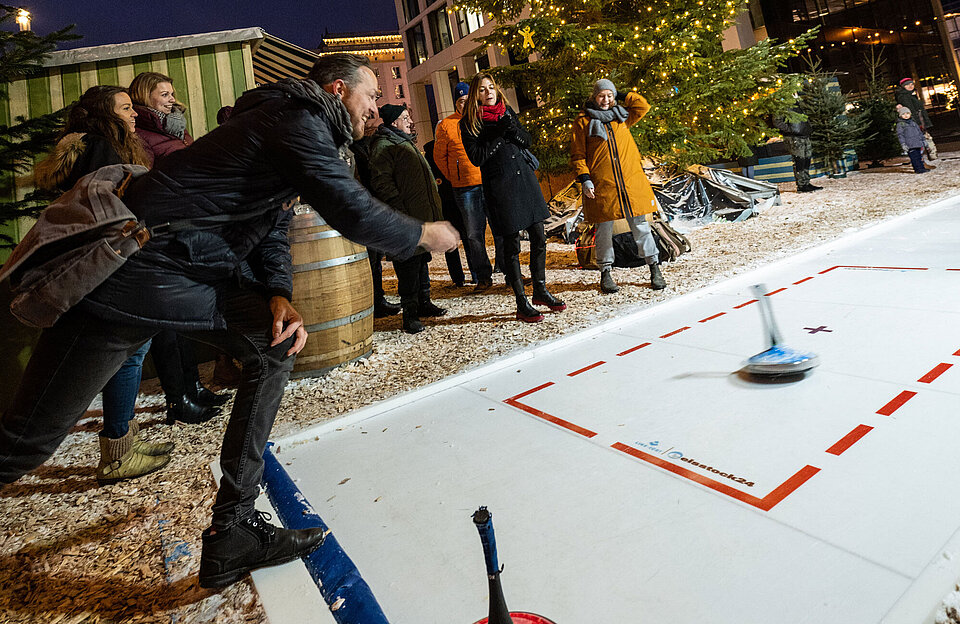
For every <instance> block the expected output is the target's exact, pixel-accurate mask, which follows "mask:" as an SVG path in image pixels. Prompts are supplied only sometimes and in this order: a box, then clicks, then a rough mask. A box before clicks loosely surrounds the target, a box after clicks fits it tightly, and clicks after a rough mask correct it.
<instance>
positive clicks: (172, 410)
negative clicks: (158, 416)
mask: <svg viewBox="0 0 960 624" xmlns="http://www.w3.org/2000/svg"><path fill="white" fill-rule="evenodd" d="M219 413H220V408H219V407H217V406H211V405H199V404H197V403H195V402H194V401H193V399H191V398H190V397H189V396H187V395H183V396H182V397H179V398H177V399H171V398H170V397H167V424H168V425H172V424H173V423H175V422H182V423H185V424H188V425H199V424H200V423H205V422H207V421H208V420H210V419H211V418H213V417H214V416H216V415H218V414H219Z"/></svg>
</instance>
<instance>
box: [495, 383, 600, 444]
mask: <svg viewBox="0 0 960 624" xmlns="http://www.w3.org/2000/svg"><path fill="white" fill-rule="evenodd" d="M552 385H553V382H552V381H548V382H547V383H545V384H541V385H539V386H537V387H536V388H533V389H531V390H527V391H526V392H522V393H520V394H518V395H517V396H515V397H511V398H509V399H506V400H505V401H504V403H506V404H507V405H510V406H511V407H515V408H517V409H519V410H523V411H524V412H526V413H528V414H532V415H534V416H536V417H537V418H541V419H543V420H545V421H547V422H550V423H553V424H555V425H558V426H560V427H563V428H564V429H569V430H570V431H573V432H574V433H579V434H580V435H582V436H583V437H585V438H592V437H594V436H595V435H597V432H596V431H590V430H589V429H587V428H585V427H581V426H580V425H575V424H573V423H572V422H570V421H568V420H564V419H562V418H557V417H556V416H553V415H552V414H548V413H546V412H541V411H540V410H538V409H537V408H535V407H530V406H529V405H525V404H523V403H521V402H520V401H519V399H522V398H523V397H525V396H527V395H530V394H533V393H534V392H538V391H540V390H543V389H544V388H548V387H550V386H552Z"/></svg>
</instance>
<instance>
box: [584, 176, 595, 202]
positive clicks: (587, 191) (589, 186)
mask: <svg viewBox="0 0 960 624" xmlns="http://www.w3.org/2000/svg"><path fill="white" fill-rule="evenodd" d="M596 188H597V187H596V186H594V184H593V180H584V182H583V194H584V195H586V196H587V197H589V198H590V199H596V198H597V194H596V193H594V189H596Z"/></svg>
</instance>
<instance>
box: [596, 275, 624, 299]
mask: <svg viewBox="0 0 960 624" xmlns="http://www.w3.org/2000/svg"><path fill="white" fill-rule="evenodd" d="M600 292H603V293H606V294H608V295H612V294H613V293H615V292H620V287H619V286H617V283H616V282H615V281H613V271H611V270H610V269H604V270H602V271H600Z"/></svg>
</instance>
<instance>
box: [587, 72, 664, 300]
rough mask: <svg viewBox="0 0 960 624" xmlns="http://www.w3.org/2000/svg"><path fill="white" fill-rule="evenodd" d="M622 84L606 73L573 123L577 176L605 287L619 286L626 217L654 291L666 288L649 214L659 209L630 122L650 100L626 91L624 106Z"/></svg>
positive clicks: (646, 108) (608, 289)
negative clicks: (616, 265) (620, 232)
mask: <svg viewBox="0 0 960 624" xmlns="http://www.w3.org/2000/svg"><path fill="white" fill-rule="evenodd" d="M616 98H617V88H616V87H615V86H614V84H613V83H612V82H611V81H609V80H607V79H605V78H603V79H600V80H598V81H597V82H596V84H594V86H593V95H592V96H590V99H589V100H587V102H586V103H585V104H584V106H583V111H582V112H581V113H580V114H579V115H578V116H577V119H576V121H574V124H573V145H572V147H571V149H570V152H571V158H572V160H573V166H574V168H575V169H576V172H577V180H578V181H579V182H580V183H581V184H582V185H583V218H584V220H585V221H587V222H588V223H596V224H597V237H596V245H597V264H598V265H600V290H602V291H603V292H605V293H615V292H617V291H618V290H620V289H619V288H618V287H617V284H616V283H615V282H614V281H613V276H612V275H611V273H610V269H611V267H613V222H614V221H616V220H618V219H626V220H627V222H628V223H629V224H630V229H631V230H632V231H633V237H634V239H636V241H637V250H638V252H639V254H640V256H641V257H643V258H644V259H645V260H646V262H647V265H649V267H650V282H651V286H652V287H653V289H654V290H660V289H662V288H666V286H667V283H666V282H665V281H664V279H663V275H662V274H661V273H660V265H659V258H658V255H659V254H658V252H657V242H656V240H655V239H654V238H653V232H652V231H651V230H650V224H649V223H647V221H646V219H645V218H644V215H646V214H649V213H651V212H656V210H657V202H656V199H655V198H654V196H653V190H652V189H651V188H650V181H649V180H647V176H646V174H644V173H643V166H642V164H641V161H640V151H639V150H637V144H636V143H635V142H634V140H633V136H632V135H631V134H630V126H632V125H633V124H635V123H637V122H638V121H640V119H641V118H643V116H644V115H646V114H647V111H649V110H650V105H649V104H647V101H646V100H645V99H644V98H643V96H642V95H640V94H638V93H634V92H630V93H627V97H626V99H625V100H624V103H623V105H622V106H620V105H618V104H617V102H616Z"/></svg>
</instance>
